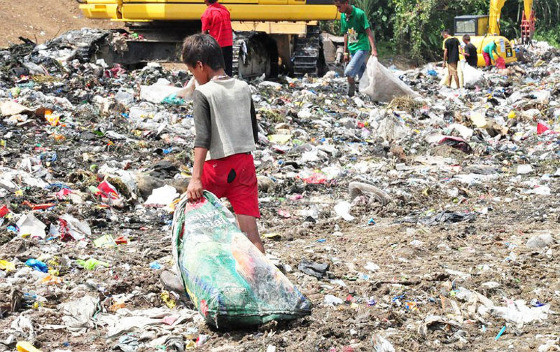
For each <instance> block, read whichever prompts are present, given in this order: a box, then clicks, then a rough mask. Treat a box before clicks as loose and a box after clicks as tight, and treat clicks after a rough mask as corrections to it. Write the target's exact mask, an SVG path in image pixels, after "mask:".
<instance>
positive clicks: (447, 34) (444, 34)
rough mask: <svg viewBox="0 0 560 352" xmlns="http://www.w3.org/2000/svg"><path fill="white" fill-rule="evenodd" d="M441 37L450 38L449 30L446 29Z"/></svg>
mask: <svg viewBox="0 0 560 352" xmlns="http://www.w3.org/2000/svg"><path fill="white" fill-rule="evenodd" d="M441 36H442V37H444V38H447V37H449V29H444V30H443V31H442V32H441Z"/></svg>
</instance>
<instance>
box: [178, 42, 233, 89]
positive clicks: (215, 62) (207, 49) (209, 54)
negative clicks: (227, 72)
mask: <svg viewBox="0 0 560 352" xmlns="http://www.w3.org/2000/svg"><path fill="white" fill-rule="evenodd" d="M181 57H182V59H183V62H184V63H185V64H186V65H187V68H188V69H189V71H190V72H191V73H192V74H193V76H194V78H195V79H196V81H197V82H198V83H199V84H205V83H208V81H209V80H210V79H211V78H212V76H214V75H215V73H216V71H223V69H224V67H225V63H224V57H223V55H222V48H220V45H219V44H218V42H217V41H216V39H214V38H212V36H210V35H209V34H203V33H199V34H194V35H191V36H189V37H187V38H185V41H184V42H183V51H182V53H181Z"/></svg>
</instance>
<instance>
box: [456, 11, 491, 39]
mask: <svg viewBox="0 0 560 352" xmlns="http://www.w3.org/2000/svg"><path fill="white" fill-rule="evenodd" d="M488 18H489V16H484V15H472V16H457V17H455V35H456V36H463V35H465V34H468V35H471V36H472V35H486V32H487V31H488Z"/></svg>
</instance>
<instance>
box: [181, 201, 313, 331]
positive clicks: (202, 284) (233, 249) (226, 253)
mask: <svg viewBox="0 0 560 352" xmlns="http://www.w3.org/2000/svg"><path fill="white" fill-rule="evenodd" d="M172 240H173V253H174V256H175V260H176V263H177V266H178V270H179V273H180V275H181V279H182V282H183V284H184V286H185V289H186V291H187V293H188V295H189V296H190V298H191V300H192V302H193V303H194V305H195V306H196V308H197V309H198V311H199V312H200V314H201V315H202V316H203V317H204V318H205V320H206V322H207V323H208V324H210V325H213V326H216V327H229V326H236V327H238V326H243V325H256V324H261V323H266V322H268V321H271V320H290V319H295V318H298V317H302V316H305V315H307V314H310V313H311V303H310V302H309V300H308V299H307V298H306V297H305V296H304V295H303V294H301V293H300V292H299V290H298V289H297V288H296V287H295V286H294V285H293V284H292V283H291V282H290V281H289V280H288V279H287V278H286V277H285V276H284V274H282V272H280V270H278V268H276V267H275V266H274V264H272V263H271V262H270V261H269V260H268V259H267V258H266V257H265V256H264V254H262V253H261V252H260V251H259V250H258V249H257V248H256V247H255V246H254V245H253V244H252V243H251V242H250V241H249V240H248V239H247V237H245V235H244V234H243V233H242V232H241V231H240V230H239V229H238V228H237V226H236V225H235V218H234V216H233V214H231V212H229V210H227V209H226V208H225V207H224V206H223V205H222V204H221V203H220V202H219V200H218V199H217V198H216V196H214V195H213V194H212V193H210V192H206V191H205V192H204V197H203V198H202V199H201V200H200V201H199V202H197V203H190V202H188V201H187V198H186V197H183V198H182V199H181V201H180V202H179V204H178V205H177V208H176V211H175V216H174V219H173V233H172Z"/></svg>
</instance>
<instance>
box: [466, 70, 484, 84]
mask: <svg viewBox="0 0 560 352" xmlns="http://www.w3.org/2000/svg"><path fill="white" fill-rule="evenodd" d="M483 79H484V72H482V70H479V69H477V68H476V67H472V66H471V65H465V66H464V67H463V82H464V85H465V87H473V86H475V85H477V84H479V83H480V82H481V81H482V80H483Z"/></svg>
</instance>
